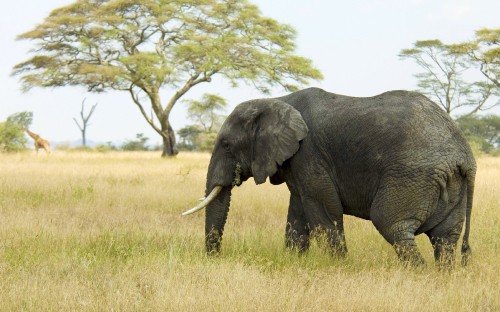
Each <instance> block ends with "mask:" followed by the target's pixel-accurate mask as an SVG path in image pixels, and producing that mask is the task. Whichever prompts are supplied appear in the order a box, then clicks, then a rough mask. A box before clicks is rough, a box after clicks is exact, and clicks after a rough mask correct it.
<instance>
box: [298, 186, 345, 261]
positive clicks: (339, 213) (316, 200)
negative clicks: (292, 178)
mask: <svg viewBox="0 0 500 312" xmlns="http://www.w3.org/2000/svg"><path fill="white" fill-rule="evenodd" d="M323 185H327V184H326V183H325V184H323ZM313 189H315V190H319V189H320V188H313ZM302 205H303V207H304V212H305V217H306V220H307V223H308V224H309V227H310V229H311V231H312V232H314V233H316V234H318V237H319V238H323V237H324V238H325V243H326V245H327V248H328V249H329V251H330V252H331V253H332V254H333V255H335V256H340V257H345V256H346V255H347V245H346V241H345V234H344V220H343V209H342V205H341V203H340V200H339V198H338V196H337V193H336V191H335V190H334V188H333V186H331V187H326V188H324V189H322V190H321V191H316V192H315V194H314V195H310V196H307V195H305V196H303V198H302Z"/></svg>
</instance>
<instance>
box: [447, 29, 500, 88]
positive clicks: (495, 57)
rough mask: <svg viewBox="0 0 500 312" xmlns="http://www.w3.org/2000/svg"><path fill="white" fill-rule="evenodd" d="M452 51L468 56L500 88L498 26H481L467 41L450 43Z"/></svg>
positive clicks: (499, 30)
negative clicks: (490, 27)
mask: <svg viewBox="0 0 500 312" xmlns="http://www.w3.org/2000/svg"><path fill="white" fill-rule="evenodd" d="M451 50H452V52H453V53H456V54H459V55H466V56H468V58H469V60H470V61H471V62H472V63H474V64H476V65H477V66H478V67H479V70H480V71H481V73H482V74H483V75H484V76H485V77H486V78H487V79H488V80H489V81H491V82H492V83H493V84H495V86H496V87H497V88H500V28H495V29H489V28H483V29H479V30H477V31H476V37H475V38H474V39H473V40H472V41H469V42H464V43H460V44H454V45H451Z"/></svg>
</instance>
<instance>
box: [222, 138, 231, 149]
mask: <svg viewBox="0 0 500 312" xmlns="http://www.w3.org/2000/svg"><path fill="white" fill-rule="evenodd" d="M221 143H222V148H224V149H225V150H226V151H228V152H229V151H230V145H229V142H228V141H227V140H226V139H223V140H222V142H221Z"/></svg>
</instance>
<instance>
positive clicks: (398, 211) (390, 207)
mask: <svg viewBox="0 0 500 312" xmlns="http://www.w3.org/2000/svg"><path fill="white" fill-rule="evenodd" d="M420 183H422V184H423V181H422V180H419V183H416V182H412V181H408V180H404V179H402V180H397V181H396V180H392V181H390V182H389V183H387V184H386V185H387V186H386V187H385V188H384V189H381V190H379V192H378V193H377V195H376V196H375V198H374V201H373V203H372V207H371V210H370V218H371V220H372V222H373V224H374V225H375V227H376V228H377V230H378V231H379V232H380V234H382V236H383V237H384V238H385V239H386V240H387V241H388V242H389V243H390V244H391V245H392V246H393V247H394V249H395V251H396V253H397V255H398V257H399V259H400V260H401V261H402V262H403V263H405V264H410V265H413V266H419V265H423V264H424V263H425V261H424V258H423V257H422V255H421V253H420V251H419V250H418V247H417V244H416V242H415V233H417V231H418V230H419V228H420V227H421V226H422V224H423V223H424V221H425V220H427V218H428V217H429V215H430V211H431V210H432V207H433V206H435V204H436V203H437V200H438V198H439V190H438V189H435V190H433V189H429V188H427V189H426V188H424V187H422V185H419V184H420ZM429 185H430V184H429Z"/></svg>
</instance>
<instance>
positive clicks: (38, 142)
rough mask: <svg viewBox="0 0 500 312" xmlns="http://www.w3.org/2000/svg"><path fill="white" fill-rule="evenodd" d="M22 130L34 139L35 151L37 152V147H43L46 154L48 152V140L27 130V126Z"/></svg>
mask: <svg viewBox="0 0 500 312" xmlns="http://www.w3.org/2000/svg"><path fill="white" fill-rule="evenodd" d="M23 130H24V131H26V133H27V134H28V135H29V136H30V137H31V138H32V139H33V140H35V150H36V153H37V154H38V149H39V148H43V149H44V150H45V151H46V152H47V154H50V144H49V141H47V140H45V139H43V138H42V137H41V136H39V135H38V134H36V133H33V132H31V131H29V129H28V128H23Z"/></svg>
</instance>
